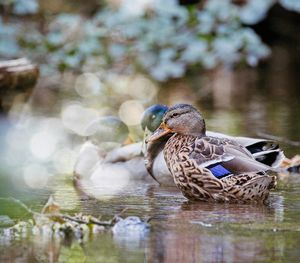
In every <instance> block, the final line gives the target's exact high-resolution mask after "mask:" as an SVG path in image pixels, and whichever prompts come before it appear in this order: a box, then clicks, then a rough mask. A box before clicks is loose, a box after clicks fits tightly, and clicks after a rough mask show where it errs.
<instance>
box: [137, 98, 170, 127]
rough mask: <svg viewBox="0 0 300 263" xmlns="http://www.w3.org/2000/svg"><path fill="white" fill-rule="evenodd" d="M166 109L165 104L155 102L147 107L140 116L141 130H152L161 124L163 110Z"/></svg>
mask: <svg viewBox="0 0 300 263" xmlns="http://www.w3.org/2000/svg"><path fill="white" fill-rule="evenodd" d="M167 110H168V107H167V106H166V105H162V104H155V105H152V106H150V107H149V108H147V109H146V110H145V111H144V113H143V116H142V120H141V125H142V128H143V130H144V131H145V130H146V128H147V130H149V131H150V132H154V131H155V130H156V129H157V128H158V127H159V125H160V124H161V121H162V118H163V116H164V114H165V112H166V111H167Z"/></svg>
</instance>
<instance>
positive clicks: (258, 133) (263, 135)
mask: <svg viewBox="0 0 300 263" xmlns="http://www.w3.org/2000/svg"><path fill="white" fill-rule="evenodd" d="M256 134H257V136H260V137H263V138H265V139H269V140H274V141H279V142H283V143H286V144H289V145H292V146H300V142H298V141H292V140H289V139H287V138H284V137H280V136H275V135H271V134H268V133H264V132H257V133H256Z"/></svg>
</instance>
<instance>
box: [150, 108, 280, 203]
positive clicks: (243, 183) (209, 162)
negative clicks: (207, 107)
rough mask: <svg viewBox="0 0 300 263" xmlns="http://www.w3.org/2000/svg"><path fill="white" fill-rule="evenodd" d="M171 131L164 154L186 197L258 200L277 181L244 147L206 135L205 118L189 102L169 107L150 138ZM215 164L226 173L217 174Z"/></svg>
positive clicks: (266, 195) (166, 134)
mask: <svg viewBox="0 0 300 263" xmlns="http://www.w3.org/2000/svg"><path fill="white" fill-rule="evenodd" d="M170 134H173V135H172V136H171V137H170V138H169V139H168V141H167V143H166V145H165V147H164V157H165V160H166V163H167V166H168V168H169V170H170V172H171V174H172V176H173V179H174V182H175V184H176V185H177V187H178V188H179V189H180V190H181V191H182V193H183V195H184V196H185V197H187V198H188V199H191V200H215V201H230V202H236V201H242V202H253V201H254V202H261V201H264V200H265V199H266V198H267V197H268V194H269V190H270V189H271V188H273V187H274V186H275V185H276V179H275V177H274V176H269V175H268V174H266V171H267V170H270V169H271V167H269V166H267V165H264V164H261V163H259V162H257V161H256V160H255V159H254V158H253V156H252V155H251V154H250V152H249V151H248V150H247V149H246V148H245V147H243V146H241V145H239V144H238V143H236V142H235V141H232V140H230V139H220V138H214V137H208V136H206V132H205V122H204V120H203V118H202V116H201V114H200V113H199V112H198V111H197V110H196V109H195V108H194V107H192V106H191V105H188V104H178V105H175V106H173V107H171V108H170V109H169V110H168V111H167V112H166V114H165V116H164V118H163V123H162V125H161V126H160V128H158V129H157V130H156V131H155V132H154V134H153V135H152V136H151V137H150V139H149V140H150V141H155V140H158V139H159V138H161V137H162V136H170ZM214 168H217V169H219V168H220V169H221V170H219V171H221V173H224V171H226V173H225V174H221V175H222V177H220V178H218V175H219V174H218V172H216V170H214ZM227 172H228V173H227ZM214 173H215V174H214Z"/></svg>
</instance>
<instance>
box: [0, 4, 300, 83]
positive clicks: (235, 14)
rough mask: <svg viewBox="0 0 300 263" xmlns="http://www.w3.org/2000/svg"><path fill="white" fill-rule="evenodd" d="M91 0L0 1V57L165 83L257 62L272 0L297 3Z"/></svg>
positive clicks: (264, 49)
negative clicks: (192, 72) (260, 26)
mask: <svg viewBox="0 0 300 263" xmlns="http://www.w3.org/2000/svg"><path fill="white" fill-rule="evenodd" d="M88 2H89V5H85V1H76V4H74V1H73V2H72V1H63V3H61V1H51V2H49V1H38V0H2V1H1V4H0V7H1V9H2V12H3V16H2V18H1V20H0V39H1V42H0V56H1V57H3V58H11V57H19V56H27V57H29V58H31V59H32V60H34V61H35V62H37V63H39V64H40V65H41V72H42V74H43V75H45V74H46V75H47V74H53V73H54V72H57V71H59V72H63V71H66V70H72V71H74V72H94V71H97V72H98V74H101V75H102V76H103V77H104V78H105V77H106V76H107V72H108V71H109V72H110V73H111V72H115V73H122V74H132V73H136V72H139V73H143V74H146V75H148V76H150V77H151V78H152V79H154V80H157V81H166V80H168V79H171V78H178V77H182V76H183V75H184V74H185V73H186V71H187V70H189V69H193V67H196V68H199V67H200V68H203V69H213V68H215V67H217V66H218V65H220V64H222V65H225V66H228V67H232V66H234V65H243V64H248V65H250V66H253V67H255V66H256V65H257V64H258V61H260V60H262V59H264V58H266V57H267V56H268V55H269V54H270V49H269V48H268V46H267V45H266V44H265V43H263V42H262V40H261V38H260V37H259V35H258V34H257V33H256V32H255V31H254V30H253V28H252V26H253V25H255V24H257V23H258V22H260V21H261V20H262V19H264V18H265V17H266V16H267V14H268V11H269V9H270V8H271V7H272V6H273V5H274V4H276V3H279V4H280V5H281V6H283V7H284V8H286V9H288V10H292V11H297V12H300V4H299V1H297V0H278V1H276V0H265V1H260V0H248V1H230V0H223V1H219V0H209V1H179V2H180V3H178V2H177V1H175V0H165V1H161V0H139V1H134V3H133V2H132V1H129V0H124V1H118V0H110V1H100V0H98V1H96V0H92V1H88ZM190 2H196V4H192V5H190V4H189V3H190ZM18 19H22V21H24V22H23V23H18ZM37 21H38V22H37Z"/></svg>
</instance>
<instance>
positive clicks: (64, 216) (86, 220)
mask: <svg viewBox="0 0 300 263" xmlns="http://www.w3.org/2000/svg"><path fill="white" fill-rule="evenodd" d="M0 200H6V201H12V202H14V203H16V204H17V205H19V206H21V207H22V208H24V209H25V210H26V211H27V212H28V213H30V214H32V215H34V216H40V217H45V218H48V219H51V218H60V219H62V220H64V221H65V220H68V221H72V222H76V223H78V224H86V225H88V224H95V225H99V226H106V227H109V226H113V225H114V224H115V223H116V221H118V218H119V217H120V215H121V214H123V213H124V212H125V211H126V210H127V208H124V209H123V210H122V211H121V212H120V213H118V214H116V215H115V216H114V217H113V218H112V219H111V220H108V221H100V220H99V219H97V218H96V217H93V216H86V217H82V218H79V217H78V216H70V215H68V214H62V213H48V214H47V213H38V212H35V211H33V210H32V209H31V208H29V207H28V206H27V205H26V204H24V203H23V202H22V201H20V200H18V199H16V198H14V197H7V198H5V197H0Z"/></svg>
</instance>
